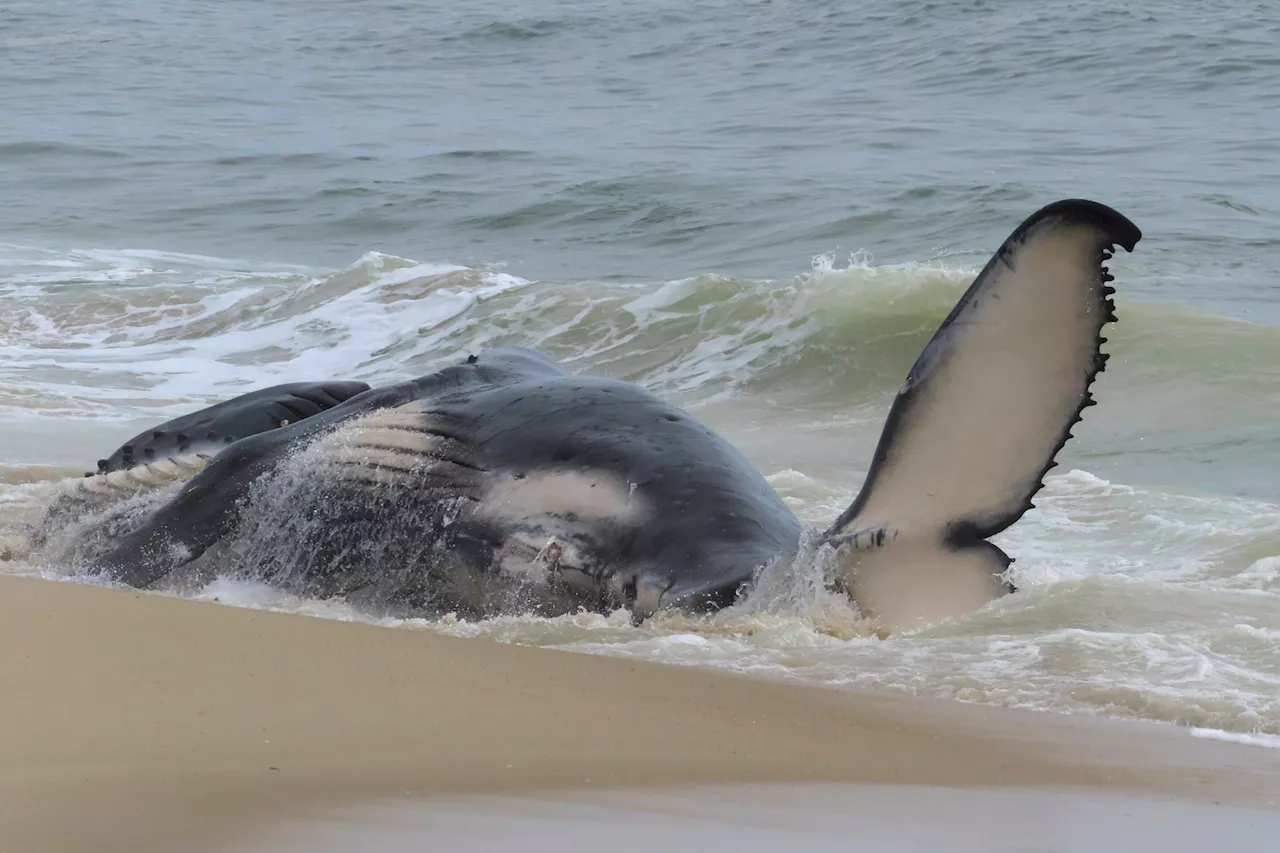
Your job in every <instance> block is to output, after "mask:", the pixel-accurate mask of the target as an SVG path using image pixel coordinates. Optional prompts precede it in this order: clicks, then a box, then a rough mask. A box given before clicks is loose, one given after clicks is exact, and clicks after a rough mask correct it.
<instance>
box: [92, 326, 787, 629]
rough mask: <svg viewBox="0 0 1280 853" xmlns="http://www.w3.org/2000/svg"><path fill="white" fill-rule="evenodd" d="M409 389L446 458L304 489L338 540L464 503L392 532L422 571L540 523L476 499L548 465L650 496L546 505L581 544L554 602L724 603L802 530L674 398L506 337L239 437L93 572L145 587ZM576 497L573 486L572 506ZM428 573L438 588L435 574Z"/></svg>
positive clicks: (477, 560) (350, 570)
mask: <svg viewBox="0 0 1280 853" xmlns="http://www.w3.org/2000/svg"><path fill="white" fill-rule="evenodd" d="M414 402H417V403H423V404H425V406H424V408H425V411H424V412H422V413H420V414H418V413H415V415H416V416H417V417H420V419H421V425H422V430H423V431H424V432H426V434H428V435H430V436H431V437H432V438H433V439H434V440H437V441H438V442H439V444H438V446H437V448H436V450H435V454H436V455H437V456H439V457H444V458H447V459H448V460H451V461H449V463H448V464H447V465H444V466H441V465H435V466H430V465H429V466H426V467H424V468H423V469H422V470H421V471H417V472H412V473H411V474H410V476H412V477H414V478H415V479H414V488H413V495H412V498H410V499H406V500H400V501H396V502H394V503H395V505H394V506H392V507H389V508H388V509H387V511H386V512H374V513H373V514H372V515H370V516H368V517H363V516H365V515H367V510H368V509H369V507H371V506H373V505H375V504H376V503H377V500H378V496H377V494H376V491H377V489H376V487H375V488H373V489H366V488H363V487H362V486H360V485H356V486H352V485H351V484H348V483H344V482H342V481H341V480H334V481H333V482H328V483H325V484H323V485H321V487H320V488H318V489H317V490H315V491H314V492H309V493H308V494H310V495H312V496H313V497H314V499H315V506H312V507H310V510H311V511H316V510H322V511H324V512H327V513H332V516H331V519H332V521H334V522H335V523H337V524H340V526H342V527H343V529H344V531H345V532H344V534H343V535H336V536H334V537H333V539H343V540H344V541H345V540H348V539H354V540H362V539H363V540H372V539H377V540H379V541H380V542H381V541H385V539H386V538H387V531H388V529H394V528H397V526H398V524H399V520H400V519H404V518H413V519H415V521H416V520H417V519H421V518H422V517H423V516H422V513H423V512H426V514H427V516H429V517H430V518H431V519H432V520H433V521H434V520H438V519H436V516H438V515H439V514H440V513H433V511H432V510H433V508H436V507H441V506H447V507H449V508H450V509H451V510H454V511H458V512H460V514H461V516H462V520H460V521H455V522H454V523H453V524H451V525H444V524H442V523H441V524H439V525H438V526H437V527H436V528H434V529H430V528H428V529H423V528H417V529H416V531H414V532H411V531H408V530H405V531H401V532H397V533H396V537H401V536H404V537H408V536H414V537H415V538H416V539H418V540H419V544H420V545H421V547H419V548H416V549H413V550H415V551H417V552H418V554H419V556H418V560H419V562H420V563H421V565H419V566H418V567H417V572H416V573H421V574H422V575H423V576H424V577H428V576H430V575H431V574H438V573H439V571H438V570H439V569H440V568H441V565H440V564H446V565H447V567H448V571H450V572H454V571H463V572H466V573H468V574H471V575H481V574H485V573H487V572H491V571H492V570H493V568H494V564H495V561H496V556H495V555H496V552H497V551H498V550H499V549H500V548H501V547H502V545H503V543H504V541H505V540H506V539H507V538H508V536H509V534H510V532H511V528H512V527H518V526H519V525H521V524H526V525H535V526H536V525H538V524H539V523H540V522H539V520H538V519H537V518H534V519H532V520H531V519H528V518H521V519H515V520H506V521H497V522H495V521H491V520H487V519H483V518H481V517H479V514H477V513H476V512H474V510H473V507H474V506H475V505H476V504H478V503H479V502H480V501H481V499H482V493H483V492H484V490H485V484H484V481H485V480H486V479H492V478H502V479H503V481H504V482H511V481H517V482H518V481H520V480H522V479H524V478H528V477H536V476H537V475H538V474H540V473H544V472H555V473H557V474H563V473H566V472H570V473H582V474H583V475H584V476H585V477H587V478H591V479H592V480H594V481H600V480H607V481H609V482H611V483H617V484H622V485H623V486H624V487H625V488H626V489H627V490H628V491H630V490H632V488H633V487H634V494H635V495H637V496H639V497H640V498H641V499H642V500H643V501H644V503H645V505H646V506H648V507H653V508H655V510H654V511H652V512H646V513H645V514H644V516H643V518H642V520H641V521H640V523H629V522H627V521H625V520H623V519H619V518H617V517H615V516H613V515H610V514H606V515H604V516H603V517H597V518H592V519H585V518H580V517H578V518H575V517H573V514H572V513H569V514H564V516H562V517H560V518H558V519H557V521H559V522H563V525H562V527H563V528H564V529H565V530H567V531H568V533H569V536H570V537H571V538H572V539H573V540H575V542H576V543H577V544H578V545H579V546H581V548H582V550H583V552H584V558H585V563H584V564H583V565H580V566H573V567H570V566H566V565H561V566H559V567H558V571H559V573H560V574H561V575H562V576H564V575H568V574H570V573H573V574H574V575H576V576H575V577H570V578H568V579H566V580H564V581H563V586H564V588H563V589H561V590H558V591H557V595H554V596H552V597H553V598H556V599H563V600H564V602H565V606H580V605H583V604H589V605H595V606H597V607H599V606H603V607H610V606H625V607H633V608H634V607H636V605H637V603H638V602H639V604H640V605H641V607H642V608H643V607H644V605H645V604H648V605H649V607H648V608H645V609H647V610H648V611H650V612H651V611H652V610H653V609H656V608H657V607H658V606H659V605H661V606H673V607H679V608H686V609H691V610H706V609H716V608H719V607H723V606H726V605H727V604H729V603H731V602H732V600H733V598H734V597H735V596H736V594H737V592H738V589H739V587H741V586H742V585H743V584H744V583H746V582H748V581H750V580H751V578H752V576H753V574H754V572H755V571H756V570H757V569H758V568H759V567H761V566H762V565H764V564H766V563H767V562H769V561H770V560H772V559H775V558H777V557H779V556H781V555H784V554H786V553H789V552H791V551H794V549H795V547H796V545H797V543H798V541H799V538H800V532H801V525H800V522H799V521H798V520H797V519H796V517H795V515H794V514H793V513H792V512H791V511H790V510H789V509H788V508H787V506H786V505H785V504H784V503H783V502H782V500H781V499H780V498H779V497H778V495H777V494H776V493H775V492H774V490H773V489H772V487H770V486H769V484H768V483H767V482H766V481H765V479H764V477H763V476H762V475H761V474H760V472H759V471H757V470H756V469H755V468H754V467H753V466H752V465H751V464H750V463H749V462H748V461H747V460H746V458H745V457H743V456H742V454H741V453H740V452H739V451H738V450H737V449H736V448H734V447H733V446H732V445H731V444H729V443H728V442H727V441H725V440H724V439H723V438H721V437H720V436H718V435H717V434H716V433H714V432H712V431H711V430H710V429H708V428H707V427H706V426H704V425H703V424H701V423H700V422H698V421H697V420H695V419H694V418H692V417H691V416H689V415H688V414H686V413H685V412H683V411H681V410H680V409H678V408H676V407H674V406H672V405H670V404H668V403H666V402H665V401H663V400H661V399H660V398H658V397H656V396H655V395H653V394H651V393H649V392H648V391H646V390H644V389H643V388H640V387H638V386H636V385H632V384H630V383H626V382H621V381H618V380H613V379H604V378H599V377H593V376H577V375H574V374H570V373H568V372H566V371H565V370H564V369H563V368H561V367H560V366H559V365H558V364H556V363H555V362H554V361H552V360H551V359H549V358H547V357H546V356H543V355H541V354H539V353H536V352H533V351H531V350H524V349H519V348H505V349H496V350H491V351H489V352H486V353H484V354H482V355H480V356H478V357H471V358H468V359H467V360H466V361H465V362H464V363H461V364H455V365H452V366H450V367H446V368H444V369H443V370H441V371H439V372H438V373H434V374H431V375H428V376H424V377H421V378H419V379H415V380H412V381H409V382H404V383H400V384H397V385H392V386H389V387H386V388H377V389H371V390H369V391H365V392H364V393H361V394H358V395H356V396H354V397H352V398H350V399H348V400H347V401H346V402H344V403H343V404H341V405H339V406H336V407H334V408H332V409H330V410H328V411H325V412H321V413H318V414H315V415H312V416H310V417H308V418H306V419H305V420H301V421H298V422H297V423H294V424H290V425H288V426H286V427H281V428H277V429H273V430H270V431H267V432H262V433H259V434H257V435H253V436H249V437H247V438H244V439H241V440H240V441H237V442H235V443H234V444H232V445H230V446H228V447H227V448H226V449H224V450H223V451H222V452H221V453H219V454H218V456H216V457H215V458H214V459H213V461H212V462H211V463H210V464H209V465H208V467H207V468H205V469H204V470H203V471H202V472H200V473H199V474H198V475H196V476H195V477H194V478H193V479H192V480H191V481H190V482H189V483H188V484H187V485H186V487H185V488H184V489H183V490H182V491H181V492H180V493H179V494H178V495H177V496H176V497H175V498H174V499H173V500H172V501H171V502H169V503H168V504H166V505H164V506H163V507H161V508H160V509H159V510H158V511H157V512H155V513H154V515H153V516H152V517H151V518H150V519H148V521H147V522H146V524H144V525H143V526H142V527H141V528H140V529H138V530H137V531H135V532H133V533H132V534H130V535H129V536H127V537H125V538H124V539H123V541H121V542H120V543H119V544H118V546H117V547H116V548H115V549H114V550H113V551H112V552H111V553H110V554H109V555H106V556H105V557H103V558H102V559H101V560H100V561H99V562H98V563H97V565H96V570H97V571H99V572H102V573H104V574H106V575H108V576H110V577H111V578H114V579H116V580H119V581H122V582H124V583H127V584H129V585H131V586H136V587H145V586H148V585H150V584H152V583H153V582H155V581H157V580H158V579H160V578H161V577H163V576H165V575H167V574H168V573H169V572H171V571H173V570H174V569H176V568H178V566H179V565H181V564H182V563H185V562H188V561H189V560H191V559H194V558H195V557H198V556H199V555H200V554H201V553H203V552H204V551H205V550H206V549H207V548H208V547H209V546H211V545H212V544H214V542H215V541H217V540H218V539H220V538H222V537H223V536H226V535H228V534H229V533H231V532H232V531H233V530H234V529H235V528H236V526H237V525H238V524H239V523H240V514H241V511H242V509H243V508H244V506H245V501H246V499H247V498H248V497H249V492H250V487H251V486H252V485H253V484H254V483H255V482H256V481H257V480H258V479H259V478H261V477H263V476H264V475H269V474H270V473H271V472H272V471H273V469H275V468H276V467H277V466H278V465H279V464H280V463H281V462H282V460H283V459H284V458H285V457H286V456H288V455H289V454H290V453H291V452H293V451H294V450H295V449H296V448H297V447H299V446H300V445H305V444H306V443H307V442H309V441H314V440H315V439H316V438H317V437H318V436H321V435H323V434H324V433H327V432H332V431H334V430H336V429H338V428H340V427H341V426H342V425H343V424H344V423H349V422H351V421H353V420H358V419H359V418H360V417H361V416H362V415H366V414H368V413H370V412H375V411H377V410H385V409H394V408H396V407H398V406H402V405H404V404H406V403H414ZM606 485H607V483H606ZM574 499H576V498H575V496H570V502H571V503H572V501H573V500H574ZM586 499H587V500H588V501H590V500H591V496H590V495H588V496H587V498H586ZM335 507H336V508H337V509H335ZM295 509H296V510H297V511H298V512H300V513H301V512H306V511H308V507H305V506H297V507H295ZM534 515H535V516H536V515H537V513H534ZM411 526H412V525H411ZM325 527H326V529H329V530H332V527H333V526H332V525H326V526H325ZM371 527H372V528H375V529H368V528H371ZM352 531H355V532H354V533H352ZM320 535H321V538H324V536H323V532H321V534H320ZM550 535H551V534H550V533H548V536H550ZM562 535H563V534H562ZM299 547H301V548H303V549H316V550H318V551H321V552H324V553H333V552H334V551H337V550H342V549H343V545H339V543H337V542H336V541H328V542H316V541H311V542H308V543H300V545H299ZM442 553H443V554H446V555H447V556H446V557H442V558H438V559H436V560H435V561H434V562H435V563H437V565H435V566H433V565H430V563H431V562H433V561H432V559H431V556H430V555H432V554H436V555H439V554H442ZM423 555H425V556H423ZM459 561H461V563H462V564H463V565H459ZM433 569H436V570H437V571H435V572H433ZM376 572H377V569H376V568H374V567H372V566H352V565H348V566H346V567H345V568H344V569H342V570H341V574H342V575H343V576H344V580H345V582H344V583H341V584H339V585H338V586H339V587H342V588H344V589H343V591H346V590H347V589H349V588H350V587H351V586H352V585H353V582H352V580H351V579H352V578H353V577H357V576H362V575H368V574H370V573H376ZM313 580H314V579H313ZM364 580H365V582H366V583H371V582H374V581H373V580H371V579H364ZM439 582H440V583H441V584H443V585H446V586H448V585H450V581H449V579H447V578H445V579H440V581H439ZM354 585H363V584H354ZM455 585H456V584H455ZM411 586H416V585H411ZM335 591H338V590H337V589H326V590H323V592H335ZM436 597H437V598H440V596H436ZM520 603H521V605H522V606H532V607H534V608H535V609H537V606H538V602H530V601H528V600H524V601H522V602H520ZM432 604H433V606H432V607H431V609H433V610H438V609H452V610H463V611H465V612H472V611H475V610H478V609H483V607H482V603H479V602H469V601H467V600H465V599H460V600H448V599H447V598H446V599H445V600H438V601H435V602H432ZM553 609H554V607H553Z"/></svg>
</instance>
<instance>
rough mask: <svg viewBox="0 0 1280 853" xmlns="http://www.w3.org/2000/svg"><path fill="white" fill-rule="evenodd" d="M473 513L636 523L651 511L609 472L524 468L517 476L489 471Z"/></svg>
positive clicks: (508, 519)
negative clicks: (570, 517) (482, 493)
mask: <svg viewBox="0 0 1280 853" xmlns="http://www.w3.org/2000/svg"><path fill="white" fill-rule="evenodd" d="M476 513H477V515H478V516H479V517H481V518H487V519H489V520H491V521H496V522H502V523H507V524H518V523H525V522H529V521H531V520H533V519H539V518H546V517H549V516H562V517H563V516H574V517H576V518H578V519H581V520H583V521H596V520H598V521H604V520H609V521H615V522H618V523H619V524H628V525H634V524H640V523H641V522H643V521H644V520H645V519H646V518H648V517H649V516H650V514H651V509H650V507H649V503H648V501H646V500H645V498H644V497H643V496H642V495H639V494H636V493H635V490H634V489H632V488H631V486H630V484H628V483H626V482H624V481H623V479H622V478H621V477H619V476H618V475H616V474H614V473H612V472H609V471H600V470H587V471H571V470H548V471H530V472H529V473H527V474H524V475H523V476H515V475H511V474H505V475H498V474H491V475H490V476H489V477H487V478H486V487H485V492H484V496H483V498H482V499H481V501H480V505H479V506H478V507H477V508H476Z"/></svg>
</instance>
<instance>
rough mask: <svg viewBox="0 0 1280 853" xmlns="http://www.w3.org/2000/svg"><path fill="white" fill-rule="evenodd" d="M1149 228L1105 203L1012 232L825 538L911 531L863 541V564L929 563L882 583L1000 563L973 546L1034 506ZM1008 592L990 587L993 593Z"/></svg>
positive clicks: (927, 359)
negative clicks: (897, 557) (1119, 279)
mask: <svg viewBox="0 0 1280 853" xmlns="http://www.w3.org/2000/svg"><path fill="white" fill-rule="evenodd" d="M1141 236H1142V235H1141V232H1140V231H1139V230H1138V228H1137V227H1136V226H1135V225H1134V224H1133V223H1132V222H1130V221H1129V220H1128V219H1126V218H1125V217H1124V216H1122V215H1121V214H1119V213H1117V212H1116V211H1114V210H1112V209H1111V208H1109V207H1106V206H1105V205H1101V204H1098V203H1096V202H1091V201H1084V200H1077V199H1072V200H1067V201H1060V202H1056V203H1054V204H1051V205H1048V206H1047V207H1045V208H1042V209H1041V210H1039V211H1037V212H1036V213H1034V214H1032V215H1031V216H1030V217H1029V218H1028V219H1027V220H1026V221H1025V222H1023V223H1022V224H1021V225H1020V226H1018V228H1017V229H1016V230H1015V231H1014V232H1013V233H1012V234H1011V235H1010V236H1009V238H1008V239H1007V240H1005V242H1004V244H1003V245H1002V246H1001V247H1000V248H999V250H997V251H996V253H995V255H994V256H993V257H992V258H991V260H990V261H989V262H988V263H987V265H986V267H985V268H984V269H983V270H982V272H981V273H980V274H979V275H978V277H977V278H976V279H975V280H974V282H973V284H972V285H970V287H969V288H968V290H967V291H966V292H965V294H964V295H963V296H962V297H961V298H960V301H959V302H958V303H957V304H956V306H955V308H954V309H953V310H952V312H951V314H950V315H949V316H948V317H947V318H946V320H944V321H943V323H942V325H941V326H940V327H939V328H938V331H937V332H936V333H935V334H934V336H933V338H932V339H931V340H930V341H929V343H928V345H927V346H926V347H925V348H924V351H923V352H922V353H921V354H920V357H919V359H918V360H917V361H916V364H915V366H914V367H913V368H912V370H911V372H910V374H909V375H908V377H907V381H906V382H905V383H904V385H903V387H902V390H901V391H900V392H899V393H898V397H897V399H896V400H895V401H894V403H893V406H892V407H891V408H890V410H889V415H888V418H887V419H886V422H885V426H884V430H883V432H882V434H881V436H880V442H879V445H878V446H877V448H876V452H875V457H874V459H873V461H872V464H871V470H870V471H869V473H868V475H867V480H866V482H865V483H864V484H863V487H862V491H861V493H860V494H859V495H858V497H857V499H856V500H855V501H854V502H853V504H852V505H851V506H850V507H849V509H848V510H846V511H845V513H844V514H843V515H842V516H841V517H840V518H839V519H838V520H837V521H836V522H835V524H833V525H832V527H831V528H830V529H829V530H828V533H827V535H828V536H829V537H840V536H841V535H842V534H852V533H853V532H854V531H863V530H874V529H878V528H893V529H896V530H899V531H901V532H902V534H903V535H902V536H900V537H899V538H898V540H896V541H895V542H893V543H891V544H887V545H886V546H885V547H883V548H877V549H875V551H873V552H865V551H863V550H857V551H856V553H858V554H859V555H860V556H859V565H864V564H865V565H869V563H867V561H868V560H870V561H871V562H872V563H879V562H880V561H881V560H886V561H888V562H889V563H894V562H895V561H894V559H893V555H894V554H895V553H899V554H901V555H902V559H901V561H900V562H901V563H902V565H903V567H904V570H905V569H906V567H907V566H908V564H910V563H911V562H912V560H911V558H909V557H908V553H907V552H911V553H912V554H914V555H915V557H917V558H919V559H921V560H923V564H924V565H928V566H933V567H934V568H929V569H927V570H926V569H920V570H918V571H916V570H911V571H910V572H909V574H910V577H912V578H914V580H912V581H911V583H910V584H908V583H907V582H906V581H903V582H898V581H894V582H893V583H891V584H889V583H887V582H885V583H886V584H887V587H886V588H889V587H892V588H893V589H895V590H897V589H898V588H899V587H904V585H905V587H906V588H907V589H910V588H912V587H911V584H928V583H935V582H936V583H941V580H940V579H941V577H942V575H943V574H945V573H946V572H945V571H944V570H943V568H942V567H943V566H946V565H954V566H955V571H956V572H957V573H958V574H965V573H967V572H970V571H971V570H972V569H973V568H974V567H981V566H984V565H988V566H991V567H994V566H995V565H996V564H997V563H1001V562H1002V560H1000V559H995V558H994V557H993V556H992V555H990V554H989V553H988V552H986V551H985V549H978V550H975V547H976V545H977V543H979V542H980V541H981V540H984V539H986V538H987V537H990V536H993V535H995V534H996V533H999V532H1000V531H1001V530H1004V529H1005V528H1007V527H1008V526H1009V525H1011V524H1013V523H1014V522H1015V521H1017V520H1018V519H1019V518H1020V517H1021V516H1022V514H1023V513H1025V512H1026V511H1027V510H1028V509H1030V508H1031V505H1032V504H1031V498H1032V497H1033V496H1034V495H1035V493H1036V492H1037V491H1038V490H1039V489H1040V487H1041V484H1042V480H1043V478H1044V475H1045V473H1046V472H1047V471H1048V470H1049V469H1050V468H1052V467H1053V465H1054V461H1053V459H1054V456H1055V455H1057V453H1058V451H1059V450H1060V449H1061V448H1062V446H1063V445H1064V444H1066V442H1067V440H1068V439H1069V438H1070V437H1071V428H1072V426H1073V425H1074V424H1075V423H1076V422H1077V421H1079V420H1080V413H1081V412H1082V411H1083V410H1084V408H1085V407H1087V406H1089V405H1092V403H1093V400H1092V398H1091V397H1090V395H1089V386H1090V384H1091V383H1092V382H1093V379H1094V377H1095V376H1096V375H1097V374H1098V373H1099V372H1101V371H1102V369H1103V366H1104V365H1105V363H1106V358H1107V357H1106V356H1105V355H1104V354H1102V352H1101V345H1102V343H1103V342H1104V341H1105V338H1103V337H1102V336H1101V330H1102V328H1103V326H1105V325H1106V324H1107V323H1108V322H1110V321H1112V320H1114V319H1115V315H1114V313H1113V305H1112V302H1111V298H1110V297H1111V294H1112V293H1113V292H1114V291H1113V290H1112V288H1111V287H1110V286H1109V285H1108V282H1109V281H1111V280H1112V277H1111V275H1110V274H1109V273H1108V272H1107V268H1106V267H1105V266H1104V263H1105V262H1106V261H1107V260H1108V259H1109V258H1110V257H1111V252H1112V250H1113V248H1114V247H1115V246H1116V245H1117V244H1119V245H1121V246H1123V247H1124V248H1125V249H1126V250H1128V251H1132V250H1133V248H1134V246H1135V245H1136V244H1137V242H1138V240H1139V239H1141ZM908 531H910V533H907V532H908ZM990 547H991V548H994V546H990ZM995 550H996V551H997V552H998V550H999V549H995ZM870 553H876V554H878V555H879V554H882V556H876V557H875V558H874V559H872V558H870V557H867V556H866V555H867V554H870ZM1002 556H1003V555H1002ZM1004 560H1005V561H1007V558H1004ZM1006 565H1007V562H1004V564H1003V565H1000V566H999V569H998V570H996V573H997V574H998V573H999V572H1001V571H1003V570H1004V568H1005V566H1006ZM868 583H869V581H867V580H866V579H865V577H864V579H863V581H862V582H861V585H862V586H863V587H864V589H866V588H868V587H867V584H868ZM880 583H881V582H879V581H877V589H879V588H880V586H879V584H880ZM849 585H850V587H851V588H856V587H857V586H859V583H858V582H854V583H851V584H849ZM962 586H963V584H962ZM983 588H986V585H984V584H979V585H978V586H977V587H975V588H974V589H975V592H976V591H978V590H981V589H983ZM1004 589H1005V587H1004V586H1003V584H1000V583H993V584H991V585H990V590H991V593H990V594H989V595H988V599H990V598H991V597H995V596H998V595H999V594H1002V592H1003V590H1004ZM868 594H871V593H870V592H868ZM905 594H906V593H902V592H900V591H899V592H894V593H893V594H891V595H890V596H889V597H890V598H894V599H896V598H898V597H901V596H902V595H905ZM916 594H917V595H918V596H919V597H920V599H921V601H924V600H925V599H930V600H932V599H933V598H934V597H935V596H933V594H932V593H931V592H930V591H929V590H923V589H921V590H918V591H917V593H916ZM953 597H954V599H955V600H956V601H960V600H962V599H963V600H966V601H967V600H969V598H966V597H965V596H964V595H961V594H960V593H959V592H957V593H956V594H955V596H953ZM859 603H860V604H862V603H863V601H862V600H861V599H859Z"/></svg>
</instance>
